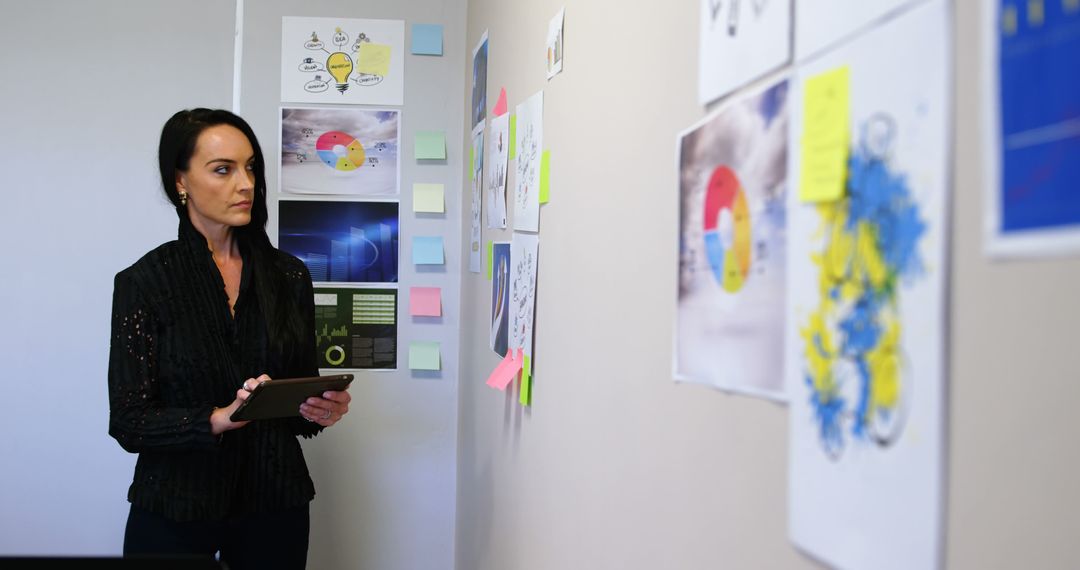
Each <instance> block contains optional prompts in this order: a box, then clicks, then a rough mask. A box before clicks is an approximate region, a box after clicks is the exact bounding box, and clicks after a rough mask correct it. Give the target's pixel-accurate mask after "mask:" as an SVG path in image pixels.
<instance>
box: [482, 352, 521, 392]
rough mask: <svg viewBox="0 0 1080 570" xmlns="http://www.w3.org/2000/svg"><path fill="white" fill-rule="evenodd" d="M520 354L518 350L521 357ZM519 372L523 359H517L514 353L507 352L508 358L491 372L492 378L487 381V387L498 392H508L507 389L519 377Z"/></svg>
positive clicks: (489, 377)
mask: <svg viewBox="0 0 1080 570" xmlns="http://www.w3.org/2000/svg"><path fill="white" fill-rule="evenodd" d="M520 353H521V350H518V354H519V355H520ZM519 370H521V358H520V357H518V358H515V357H514V351H512V350H508V351H506V358H503V359H502V362H500V363H499V365H498V366H496V367H495V370H492V371H491V376H488V379H487V385H488V386H491V387H492V388H495V389H496V390H506V387H507V386H509V385H510V382H511V381H513V379H514V377H515V376H517V373H518V371H519Z"/></svg>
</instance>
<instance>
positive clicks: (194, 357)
mask: <svg viewBox="0 0 1080 570" xmlns="http://www.w3.org/2000/svg"><path fill="white" fill-rule="evenodd" d="M178 234H179V237H178V239H177V240H176V241H171V242H168V243H165V244H163V245H161V246H159V247H158V248H156V249H154V250H153V251H151V252H149V253H147V254H146V255H145V256H143V257H142V259H140V260H139V261H137V262H135V263H134V264H133V265H132V266H131V267H129V268H127V269H125V270H123V271H121V272H120V273H118V274H117V275H116V280H115V283H114V289H113V311H112V337H111V348H110V353H109V403H110V415H109V435H111V436H112V437H114V438H116V440H117V441H118V442H119V443H120V445H121V446H122V447H123V448H124V449H125V450H127V451H129V452H132V453H138V454H139V459H138V461H137V463H136V465H135V476H134V480H133V482H132V484H131V487H130V489H129V490H128V500H129V501H130V502H131V503H132V504H134V505H137V506H139V507H142V508H144V509H147V510H149V511H152V512H155V513H159V514H162V515H164V516H166V517H168V518H171V519H173V520H177V521H190V520H209V519H221V518H224V517H227V516H230V515H237V514H246V513H253V512H269V511H276V510H281V509H287V508H291V507H296V506H300V505H302V504H304V503H306V502H308V501H310V500H311V499H312V498H313V497H314V496H315V488H314V485H313V484H312V482H311V477H310V476H309V475H308V470H307V465H306V463H305V462H304V455H303V452H302V451H301V449H300V443H299V441H297V438H296V436H297V435H301V436H304V437H312V436H313V435H315V434H317V433H318V432H319V431H320V430H321V429H322V428H321V426H319V425H318V424H316V423H312V422H307V421H305V420H304V419H303V418H301V417H299V416H297V417H294V418H287V419H280V420H262V421H255V422H251V423H250V424H248V425H246V426H244V427H242V428H240V429H236V430H231V431H227V432H225V433H224V434H222V435H221V437H220V438H219V437H217V436H214V435H213V434H212V433H211V431H210V413H211V412H212V411H213V409H214V407H215V406H216V407H224V406H227V405H229V404H230V403H231V402H232V401H233V400H234V399H235V397H236V390H238V389H239V388H240V387H241V384H242V383H243V381H244V380H245V379H247V378H254V377H257V376H259V375H260V374H263V373H266V374H269V375H270V377H271V378H286V377H297V376H315V375H317V374H318V372H319V371H318V365H317V360H316V356H315V332H314V331H315V313H314V311H315V309H314V296H313V291H312V284H311V275H310V274H309V273H308V270H307V268H306V267H305V266H304V264H303V263H301V262H300V260H298V259H296V258H295V257H293V256H291V255H289V254H287V253H284V252H281V251H278V252H277V255H278V257H277V260H276V262H277V265H278V267H279V269H280V270H281V271H282V272H283V273H284V275H285V276H286V280H287V281H288V282H289V283H290V284H291V285H292V287H291V289H292V293H293V294H295V295H296V299H297V306H299V307H301V309H302V311H303V318H304V322H305V329H306V330H308V331H310V338H311V341H310V342H309V343H305V344H304V346H303V347H301V348H300V349H299V350H295V351H293V352H294V353H295V355H294V356H293V357H290V358H289V360H290V361H289V362H281V361H282V357H281V356H280V355H276V354H271V350H270V345H269V343H268V339H267V332H266V323H265V319H264V318H263V315H262V312H261V311H260V310H259V303H258V299H257V297H256V296H257V295H258V288H259V287H258V286H259V284H258V283H255V282H253V281H254V276H253V273H252V271H251V269H250V267H249V265H250V264H249V263H244V267H243V273H242V277H241V280H240V293H239V295H238V296H237V299H236V302H235V304H234V307H233V309H234V312H235V316H234V315H233V314H230V312H229V303H228V300H229V298H228V294H227V293H226V292H225V283H224V281H223V280H222V278H221V273H220V272H219V271H218V269H217V266H216V265H215V264H214V260H213V256H212V254H211V252H210V250H209V248H208V247H207V244H206V239H205V238H204V237H203V236H202V234H200V233H199V232H198V231H197V230H196V229H195V228H194V226H192V225H191V222H190V221H188V220H181V222H180V229H179V232H178ZM241 255H242V256H245V258H246V257H247V256H246V255H245V252H243V251H241Z"/></svg>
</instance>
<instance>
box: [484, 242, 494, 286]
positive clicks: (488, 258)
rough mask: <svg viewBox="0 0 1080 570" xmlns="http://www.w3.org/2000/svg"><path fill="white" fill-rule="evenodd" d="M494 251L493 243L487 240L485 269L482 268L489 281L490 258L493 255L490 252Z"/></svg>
mask: <svg viewBox="0 0 1080 570" xmlns="http://www.w3.org/2000/svg"><path fill="white" fill-rule="evenodd" d="M494 251H495V244H494V243H492V241H491V240H488V243H487V269H486V270H484V276H485V277H486V278H487V280H488V281H491V258H492V257H493V255H492V254H493V253H494Z"/></svg>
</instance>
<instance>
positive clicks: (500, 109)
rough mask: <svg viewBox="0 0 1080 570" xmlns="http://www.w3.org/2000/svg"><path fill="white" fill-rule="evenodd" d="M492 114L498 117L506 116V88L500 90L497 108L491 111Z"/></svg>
mask: <svg viewBox="0 0 1080 570" xmlns="http://www.w3.org/2000/svg"><path fill="white" fill-rule="evenodd" d="M491 114H492V115H495V116H496V117H501V116H502V115H504V114H506V88H505V87H503V88H501V89H499V100H498V101H497V102H496V103H495V108H494V109H492V110H491Z"/></svg>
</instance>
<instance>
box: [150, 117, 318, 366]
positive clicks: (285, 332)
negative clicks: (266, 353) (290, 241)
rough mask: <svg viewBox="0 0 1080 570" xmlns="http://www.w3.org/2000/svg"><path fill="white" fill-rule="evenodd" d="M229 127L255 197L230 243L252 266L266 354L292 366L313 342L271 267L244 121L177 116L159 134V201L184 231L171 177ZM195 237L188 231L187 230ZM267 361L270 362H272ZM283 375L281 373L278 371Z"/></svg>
mask: <svg viewBox="0 0 1080 570" xmlns="http://www.w3.org/2000/svg"><path fill="white" fill-rule="evenodd" d="M218 125H229V126H231V127H235V128H236V129H237V130H239V131H240V132H242V133H244V136H245V137H247V139H248V142H250V143H251V149H252V150H253V151H254V153H255V161H254V165H253V170H254V174H255V196H254V197H253V198H252V205H251V221H250V222H249V223H248V224H247V225H246V226H240V227H236V228H233V237H234V239H236V243H237V245H238V246H239V248H240V251H241V252H242V253H245V254H246V257H247V259H246V260H245V262H246V263H251V264H252V275H253V276H254V278H255V283H256V284H257V291H258V293H257V294H256V297H257V298H258V299H259V310H260V311H261V312H262V314H263V318H264V319H265V321H266V329H267V330H266V332H267V335H268V336H269V339H270V346H271V349H272V350H271V353H272V355H276V356H277V357H278V358H281V361H280V363H279V364H280V365H282V366H287V365H288V363H289V362H291V361H292V359H291V358H289V357H290V356H291V354H294V350H295V349H296V348H298V347H299V346H301V344H300V343H304V342H314V340H313V339H308V338H306V337H307V336H308V334H309V333H307V334H306V333H305V331H304V320H303V318H302V315H301V314H300V307H299V305H298V304H297V300H296V299H295V297H294V295H293V294H292V291H291V288H290V286H289V283H288V281H287V280H286V276H285V271H284V269H283V268H281V267H279V266H278V265H277V263H276V261H277V257H278V252H277V250H276V248H274V246H273V244H271V243H270V238H269V237H267V235H266V219H267V209H266V172H265V171H266V163H265V161H264V160H263V153H262V149H261V148H260V147H259V140H258V139H257V138H256V137H255V131H253V130H251V126H250V125H248V124H247V121H245V120H244V119H242V118H240V117H239V116H237V115H235V114H233V113H231V112H229V111H226V110H223V109H203V108H198V109H185V110H183V111H179V112H177V113H176V114H175V115H173V116H172V117H171V118H170V119H169V120H168V121H166V122H165V126H164V127H163V128H162V130H161V142H160V143H159V145H158V167H159V169H160V170H161V184H162V186H163V187H164V189H165V196H167V197H168V199H169V202H172V204H173V206H175V207H176V215H177V216H179V218H180V223H181V225H185V224H187V225H190V220H189V218H188V211H187V207H185V206H184V205H182V204H181V203H180V193H179V192H178V191H177V189H176V173H177V172H187V170H188V168H189V167H190V163H191V156H192V155H193V154H195V144H196V143H197V142H198V140H199V135H200V134H202V132H203V131H205V130H206V129H208V128H210V127H215V126H218ZM190 229H191V230H192V231H195V229H194V228H190ZM272 358H273V356H272ZM283 371H284V370H283Z"/></svg>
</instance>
